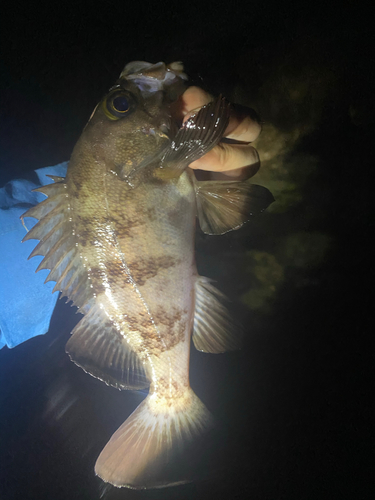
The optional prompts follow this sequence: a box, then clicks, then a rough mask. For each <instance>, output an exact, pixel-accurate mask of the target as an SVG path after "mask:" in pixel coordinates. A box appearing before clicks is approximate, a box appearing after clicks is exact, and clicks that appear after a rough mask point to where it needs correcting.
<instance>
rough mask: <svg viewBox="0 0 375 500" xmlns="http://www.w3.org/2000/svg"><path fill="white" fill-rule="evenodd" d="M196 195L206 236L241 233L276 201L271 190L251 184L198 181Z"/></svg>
mask: <svg viewBox="0 0 375 500" xmlns="http://www.w3.org/2000/svg"><path fill="white" fill-rule="evenodd" d="M195 192H196V197H197V209H198V219H199V224H200V227H201V229H202V231H203V232H204V233H206V234H224V233H227V232H228V231H232V230H233V229H238V228H240V227H241V226H242V225H243V224H244V223H245V222H247V221H248V220H249V219H250V217H251V216H252V215H255V214H258V213H260V212H263V210H265V209H266V208H267V207H268V206H269V205H270V204H271V203H272V202H273V201H274V197H273V196H272V194H271V193H270V191H268V189H267V188H265V187H263V186H258V185H256V184H250V183H249V182H248V181H245V182H243V181H242V182H237V181H196V182H195Z"/></svg>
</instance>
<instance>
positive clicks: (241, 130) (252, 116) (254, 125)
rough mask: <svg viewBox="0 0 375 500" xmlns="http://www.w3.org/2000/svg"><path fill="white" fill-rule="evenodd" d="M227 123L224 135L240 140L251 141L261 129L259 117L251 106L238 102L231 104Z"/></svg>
mask: <svg viewBox="0 0 375 500" xmlns="http://www.w3.org/2000/svg"><path fill="white" fill-rule="evenodd" d="M232 106H233V108H232V112H231V117H230V120H229V125H228V127H227V129H226V131H225V137H227V138H228V139H234V140H236V141H241V142H253V141H255V139H257V138H258V136H259V134H260V132H261V131H262V126H261V124H260V118H259V116H258V115H257V114H256V112H255V111H254V110H253V109H251V108H246V107H244V106H240V105H238V104H234V105H232Z"/></svg>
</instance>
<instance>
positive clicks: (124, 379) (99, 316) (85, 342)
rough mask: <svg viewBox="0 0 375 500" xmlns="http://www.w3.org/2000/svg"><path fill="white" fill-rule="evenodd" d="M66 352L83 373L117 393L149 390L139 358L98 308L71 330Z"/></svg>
mask: <svg viewBox="0 0 375 500" xmlns="http://www.w3.org/2000/svg"><path fill="white" fill-rule="evenodd" d="M65 350H66V352H67V353H68V354H69V356H70V359H71V360H72V361H74V363H75V364H76V365H78V366H80V367H81V368H83V369H84V370H85V372H87V373H89V374H90V375H92V376H93V377H95V378H98V379H100V380H102V381H103V382H105V383H106V384H108V385H112V386H113V387H116V388H117V389H134V390H135V389H144V388H146V387H148V386H149V381H148V379H147V376H146V372H145V369H144V367H143V364H142V362H141V361H140V359H139V357H138V356H137V354H136V353H135V352H134V351H133V350H132V349H131V347H130V346H129V344H128V343H127V342H126V340H125V338H124V337H123V336H122V335H121V334H120V333H119V332H118V331H117V330H116V329H115V327H114V325H113V324H112V322H111V321H109V319H108V318H107V317H106V315H105V313H104V311H103V310H102V309H101V308H100V306H99V305H94V306H93V307H92V308H91V309H90V311H89V312H88V313H87V314H86V315H85V316H84V317H83V318H82V319H81V321H80V322H79V323H78V325H77V326H76V327H75V328H74V330H73V332H72V336H71V338H70V339H69V341H68V343H67V344H66V348H65Z"/></svg>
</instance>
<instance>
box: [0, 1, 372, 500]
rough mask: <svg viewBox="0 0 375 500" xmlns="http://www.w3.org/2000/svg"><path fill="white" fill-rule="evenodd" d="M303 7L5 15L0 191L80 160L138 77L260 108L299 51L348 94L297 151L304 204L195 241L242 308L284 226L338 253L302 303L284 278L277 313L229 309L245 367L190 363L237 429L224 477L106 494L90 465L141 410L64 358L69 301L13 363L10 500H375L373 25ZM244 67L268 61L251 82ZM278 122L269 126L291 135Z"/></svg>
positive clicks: (4, 391) (4, 359)
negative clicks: (308, 177)
mask: <svg viewBox="0 0 375 500" xmlns="http://www.w3.org/2000/svg"><path fill="white" fill-rule="evenodd" d="M301 5H302V4H300V3H296V4H295V5H292V4H285V3H281V2H280V3H279V4H278V5H277V6H276V5H273V4H271V3H267V2H265V3H264V2H263V3H260V2H253V3H250V2H249V3H246V4H240V3H235V2H231V3H230V4H229V3H228V4H227V5H225V4H220V5H217V4H215V5H211V6H210V7H204V6H203V5H201V4H199V3H197V4H194V3H191V2H184V3H182V4H177V5H175V4H169V3H167V2H166V3H160V2H159V3H157V2H154V3H152V4H147V3H139V4H138V3H130V4H128V3H126V2H121V3H111V2H107V3H103V4H102V6H101V8H100V9H97V8H95V7H94V5H93V4H91V5H90V4H86V5H85V4H84V3H80V2H76V3H74V4H73V3H66V4H60V3H59V4H52V3H51V4H50V5H49V7H48V8H40V7H38V6H35V5H34V4H30V5H29V6H25V4H23V3H22V4H21V3H15V2H14V3H13V4H9V6H8V7H9V12H8V14H7V16H6V17H3V19H2V22H3V23H4V26H3V28H2V30H1V37H2V47H1V50H2V53H1V60H0V69H1V77H0V84H1V95H0V131H1V132H0V169H1V170H0V181H1V185H3V184H5V183H6V182H7V181H9V180H11V179H14V178H17V177H25V176H32V171H33V170H34V169H36V168H40V167H44V166H48V165H54V164H57V163H60V162H62V161H65V160H67V159H69V156H70V153H71V151H72V149H73V147H74V144H75V142H76V141H77V139H78V137H79V135H80V132H81V130H82V128H83V127H84V125H85V123H86V121H87V119H88V117H89V116H90V114H91V112H92V110H93V108H94V107H95V105H96V103H97V101H98V100H99V99H100V98H101V97H102V95H103V94H104V93H105V92H106V90H107V89H108V88H109V87H110V86H111V85H112V84H113V82H114V81H115V80H116V78H117V77H118V75H119V73H120V72H121V70H122V68H123V66H124V65H125V64H126V63H127V62H129V61H132V60H146V61H151V62H156V61H159V60H162V61H165V62H171V61H173V60H182V61H183V62H184V64H185V68H186V72H187V73H188V74H189V76H191V81H192V83H195V84H199V85H200V86H203V87H204V88H206V89H207V90H209V91H211V92H213V93H218V92H222V93H223V94H224V95H227V96H229V97H230V96H231V95H233V92H234V90H235V86H236V85H237V83H238V82H239V81H241V84H242V87H243V88H244V87H245V89H246V82H248V88H250V89H253V91H254V92H255V93H256V92H257V89H258V88H259V87H260V86H261V84H262V78H267V77H268V76H269V73H270V72H271V69H269V68H272V67H274V65H275V64H277V65H278V67H279V68H280V67H281V68H282V67H283V65H284V64H285V65H286V66H288V54H290V52H291V51H293V50H295V49H296V48H298V49H299V53H300V59H298V58H297V60H298V61H301V58H302V60H303V58H304V54H306V58H313V59H314V61H315V62H316V60H318V62H319V58H321V59H322V61H323V62H322V64H323V63H324V67H330V68H331V69H332V71H333V72H334V73H335V72H338V74H339V79H340V82H339V85H338V86H337V87H335V89H336V88H337V89H338V90H337V94H336V90H335V92H334V94H335V95H332V99H331V101H332V102H333V103H334V104H330V103H329V102H328V103H327V104H326V106H325V108H324V109H323V113H322V118H321V119H320V121H319V123H318V125H317V126H316V128H315V129H314V131H313V132H312V133H311V134H308V136H307V137H306V139H305V140H304V141H303V143H302V144H301V145H300V149H301V151H302V153H303V154H310V153H312V154H315V155H317V156H318V157H319V158H320V162H319V166H318V170H317V172H316V174H315V177H314V182H313V184H312V185H311V186H312V187H311V188H309V186H307V187H305V188H304V190H303V193H302V194H303V198H302V202H301V203H300V205H298V206H294V207H292V208H291V210H290V212H288V213H287V214H284V215H282V216H280V217H279V218H277V220H276V222H275V221H274V222H270V223H269V224H268V225H267V224H266V223H265V227H266V228H267V231H266V230H264V229H261V223H255V224H254V225H251V223H250V224H249V225H248V226H246V228H245V229H244V230H243V231H242V233H241V232H240V231H239V232H238V233H236V234H234V235H230V234H229V235H227V236H225V237H223V238H222V239H221V240H220V241H219V240H218V239H217V238H215V237H213V238H211V239H208V238H205V237H202V236H200V237H199V238H198V249H197V250H198V264H199V266H200V270H201V272H202V274H207V275H208V276H212V277H217V278H218V279H220V281H221V287H222V289H223V290H225V291H226V292H227V294H228V295H230V296H231V298H234V299H236V298H237V297H239V296H240V295H241V292H244V291H245V290H244V289H243V290H242V289H241V285H239V284H238V283H241V279H242V277H243V269H242V268H241V262H242V261H241V255H242V254H243V253H244V252H245V251H246V250H247V249H248V248H250V247H251V245H252V244H253V243H252V242H253V241H254V240H257V238H258V240H257V241H260V242H261V245H263V246H264V248H268V249H269V250H270V251H271V250H272V241H273V240H272V238H273V236H274V235H280V232H283V231H286V230H288V227H289V226H291V225H297V226H298V227H299V228H302V229H304V230H310V229H311V227H306V223H304V221H306V216H307V212H308V210H310V209H311V210H315V211H316V217H315V218H313V219H312V222H309V224H310V223H311V224H312V226H313V228H312V229H316V230H319V231H324V232H325V233H327V234H330V235H331V236H332V237H333V239H334V241H335V244H334V245H333V247H332V248H331V251H330V252H329V253H328V254H327V256H326V258H325V260H324V261H323V262H322V264H321V266H320V267H319V268H314V269H312V270H309V269H307V270H305V274H304V278H303V279H306V280H307V281H308V282H309V283H313V285H311V286H305V287H302V288H298V287H296V286H295V283H296V281H295V275H293V273H291V272H290V273H289V274H288V270H286V276H287V278H286V280H285V281H284V283H283V286H282V287H280V288H279V289H278V291H277V294H276V296H275V297H274V300H273V302H272V307H271V308H269V309H268V312H267V313H263V314H261V313H260V312H254V311H251V310H249V309H248V308H246V307H245V306H244V305H242V306H241V305H239V303H238V304H237V305H236V301H234V304H233V306H232V309H233V311H234V313H235V314H238V315H239V316H240V317H241V319H242V321H243V322H244V323H245V332H246V337H245V345H244V348H243V350H242V351H241V352H240V353H231V354H226V355H218V356H208V355H204V354H201V353H196V352H193V353H192V363H191V365H192V366H191V381H192V386H193V388H194V390H195V391H196V392H197V394H198V396H199V397H200V398H201V399H202V400H203V401H204V403H205V404H206V405H207V407H208V408H209V409H210V410H211V411H212V413H213V414H214V415H215V416H216V417H217V418H218V419H219V420H221V421H222V422H223V423H224V424H225V425H226V427H227V429H228V430H227V431H226V432H225V433H223V442H222V446H219V449H221V454H222V456H223V459H222V461H223V464H222V465H221V466H220V467H219V472H218V473H216V475H215V474H213V475H212V474H210V475H209V476H208V477H207V478H206V479H204V480H199V481H197V482H195V483H193V484H190V485H186V486H181V487H178V488H173V489H168V490H164V491H162V490H160V491H153V492H132V491H129V490H116V489H113V488H111V487H104V486H103V483H102V482H101V481H100V480H99V479H98V478H96V477H95V476H94V472H93V466H94V463H95V459H96V457H97V455H98V453H99V452H100V450H101V449H102V447H103V446H104V444H105V443H106V442H107V440H108V438H109V437H110V435H111V434H112V433H113V432H114V430H115V429H117V427H118V426H119V425H120V424H121V423H122V422H123V421H124V420H125V418H126V417H127V415H128V414H129V413H130V412H131V411H132V410H133V409H134V408H135V406H136V405H137V404H138V403H139V401H140V400H141V398H142V397H143V396H142V395H140V394H138V393H127V394H123V393H119V392H118V391H116V390H115V389H111V388H108V387H106V386H105V385H104V384H102V383H100V382H99V381H97V380H95V379H93V378H91V377H89V376H88V375H86V374H85V373H84V372H82V371H81V370H79V369H78V368H76V367H75V366H74V365H73V364H72V363H71V362H70V361H69V359H68V357H67V356H66V355H65V353H64V345H65V342H66V340H67V338H68V336H69V332H70V331H71V329H72V327H73V326H74V324H75V322H76V321H77V320H78V317H77V316H75V315H74V314H73V313H74V311H73V309H71V308H69V307H68V306H66V305H64V304H63V303H62V302H59V303H58V306H57V308H56V310H55V313H54V315H53V318H52V323H51V328H50V332H49V333H48V334H47V335H45V336H43V337H39V338H35V339H32V340H30V341H28V342H26V343H24V344H22V345H20V346H18V347H17V348H15V349H13V350H9V349H7V348H4V349H2V350H1V351H0V432H1V450H0V453H1V467H0V498H1V500H13V499H15V500H16V499H31V500H34V499H35V500H36V499H38V500H43V499H48V500H50V499H56V500H60V499H61V500H65V499H80V500H83V499H87V500H89V499H90V500H95V499H99V498H107V499H112V498H113V499H117V498H119V499H120V498H124V499H125V498H140V499H141V498H142V499H143V498H145V499H146V498H163V499H169V498H170V499H174V498H176V499H192V498H196V499H205V498H247V497H248V498H250V497H251V498H255V499H257V498H259V499H272V500H273V499H275V500H276V499H284V498H285V499H288V500H289V499H294V498H296V499H299V500H304V499H306V500H307V499H308V500H315V499H321V498H340V499H341V498H350V499H353V498H356V499H365V498H373V494H374V484H373V463H374V456H373V444H374V443H373V425H372V420H373V411H372V399H373V392H372V391H371V390H370V389H372V387H370V380H371V376H370V374H371V371H370V367H371V364H372V361H373V356H372V347H373V346H372V335H373V322H372V319H373V315H372V309H373V307H374V305H373V292H372V289H373V263H372V259H371V257H372V256H371V255H370V249H371V247H372V243H371V241H372V229H373V218H371V215H372V214H373V212H372V203H371V200H372V197H373V193H372V191H373V187H372V186H373V181H372V179H373V174H372V171H373V160H372V158H373V156H372V153H373V137H374V135H373V133H374V118H373V117H374V103H373V76H374V63H373V61H374V59H373V51H372V45H373V42H374V40H373V35H372V26H371V21H372V19H371V18H372V16H371V13H370V12H366V11H365V10H364V9H361V6H360V5H359V4H357V5H354V6H353V8H352V9H348V10H346V9H345V8H344V7H343V5H341V4H340V5H335V4H334V3H328V2H326V4H325V5H322V6H318V5H317V4H316V3H314V2H311V3H309V5H303V6H301ZM315 47H316V52H315ZM325 49H326V50H325ZM249 54H257V57H254V59H251V58H250V59H246V61H250V62H249V65H248V66H247V67H246V68H247V69H245V70H244V62H243V61H244V59H243V58H244V57H245V55H246V57H248V55H249ZM327 54H328V55H327ZM252 61H253V63H252ZM275 61H276V63H275ZM252 64H253V65H252ZM317 67H319V64H317ZM299 69H300V68H299V65H298V64H296V65H295V67H294V71H295V73H296V74H298V72H299ZM270 93H272V85H271V87H270ZM271 100H272V101H273V102H274V101H275V99H274V98H273V97H272V95H270V101H271ZM245 104H246V103H245ZM349 104H350V105H353V106H354V109H355V110H356V113H355V118H353V116H352V117H351V118H350V116H349V112H348V107H349ZM275 106H276V107H277V99H276V104H275ZM280 110H281V111H282V109H281V104H280ZM258 111H262V110H258ZM267 114H268V116H267ZM264 115H266V116H264ZM283 116H284V115H283V112H276V113H273V114H272V113H271V112H270V110H269V108H267V107H265V109H264V113H263V114H262V117H263V118H264V119H266V120H267V119H269V120H272V117H274V124H275V125H277V126H278V127H280V129H282V128H283V124H284V126H285V127H286V128H287V121H288V120H287V117H285V120H283ZM288 119H289V120H290V116H289V118H288ZM301 168H303V166H301ZM315 188H317V189H315ZM322 193H324V196H323V197H322V200H320V199H318V198H319V196H320V195H321V194H322ZM266 217H267V216H266ZM264 220H267V218H265V219H264ZM309 221H311V218H309ZM304 224H305V225H304ZM220 262H222V263H224V265H223V264H221V266H222V267H220ZM3 265H4V263H3ZM223 268H225V272H224V270H223ZM198 458H199V457H197V459H198ZM207 468H208V469H209V467H207Z"/></svg>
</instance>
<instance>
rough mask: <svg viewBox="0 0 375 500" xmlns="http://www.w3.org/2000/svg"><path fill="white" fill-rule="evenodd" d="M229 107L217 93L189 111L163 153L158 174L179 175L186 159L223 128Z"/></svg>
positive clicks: (192, 158)
mask: <svg viewBox="0 0 375 500" xmlns="http://www.w3.org/2000/svg"><path fill="white" fill-rule="evenodd" d="M229 111H230V105H229V103H228V102H227V101H225V100H224V99H223V98H222V97H221V96H219V97H217V98H216V99H215V100H214V101H212V102H210V103H209V104H207V105H206V106H203V108H201V109H200V110H199V112H198V113H197V114H195V115H192V116H191V117H190V118H189V119H188V120H187V121H186V122H185V123H184V124H183V125H182V127H181V128H180V130H179V131H178V132H177V134H176V137H175V138H174V140H173V141H172V145H171V147H170V148H169V149H168V151H167V152H166V153H165V155H164V157H163V159H162V162H161V165H160V168H161V172H159V173H158V176H159V177H162V178H172V177H178V176H180V175H181V173H182V172H183V170H184V169H185V168H186V167H187V166H188V165H189V164H190V163H192V162H193V161H195V160H198V158H200V157H201V156H203V155H204V154H206V153H207V152H208V151H210V149H212V148H213V147H215V146H216V144H218V142H219V141H220V139H221V138H222V136H223V134H224V132H225V129H226V128H227V125H228V121H229Z"/></svg>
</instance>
